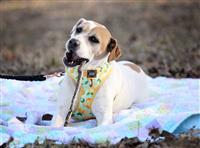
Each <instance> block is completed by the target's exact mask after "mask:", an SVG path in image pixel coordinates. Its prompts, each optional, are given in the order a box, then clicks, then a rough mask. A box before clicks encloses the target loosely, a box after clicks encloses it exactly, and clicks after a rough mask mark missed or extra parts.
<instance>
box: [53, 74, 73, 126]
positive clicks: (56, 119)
mask: <svg viewBox="0 0 200 148" xmlns="http://www.w3.org/2000/svg"><path fill="white" fill-rule="evenodd" d="M71 83H72V82H71V81H70V80H69V79H67V78H64V80H63V81H62V82H61V83H60V86H59V89H58V90H57V92H56V93H55V94H56V95H55V97H56V98H57V109H56V113H55V114H54V116H53V119H52V123H51V125H52V126H54V127H62V126H64V124H65V118H66V116H67V113H68V111H69V108H70V105H71V99H72V95H73V94H72V93H73V91H74V88H73V87H70V86H73V84H71Z"/></svg>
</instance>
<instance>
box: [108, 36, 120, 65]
mask: <svg viewBox="0 0 200 148" xmlns="http://www.w3.org/2000/svg"><path fill="white" fill-rule="evenodd" d="M107 52H109V53H110V55H109V56H108V62H110V61H112V60H116V59H118V58H119V57H120V56H121V49H120V48H119V46H118V45H117V41H116V40H115V39H113V38H111V39H110V42H109V43H108V46H107Z"/></svg>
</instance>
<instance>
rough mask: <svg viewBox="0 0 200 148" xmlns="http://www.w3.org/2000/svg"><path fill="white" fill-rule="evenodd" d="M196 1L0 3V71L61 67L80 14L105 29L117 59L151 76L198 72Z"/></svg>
mask: <svg viewBox="0 0 200 148" xmlns="http://www.w3.org/2000/svg"><path fill="white" fill-rule="evenodd" d="M199 14H200V3H199V2H184V3H180V2H171V3H169V2H165V1H163V0H160V1H158V2H157V3H155V2H154V3H153V2H149V3H144V2H124V3H122V2H116V3H97V2H90V3H88V2H83V3H82V4H80V3H78V2H69V3H63V2H60V3H55V2H51V3H50V2H49V3H47V2H46V1H40V2H37V1H31V2H27V3H26V2H21V3H19V2H16V1H14V2H9V1H2V2H1V3H0V19H1V28H0V29H1V30H0V37H1V42H0V47H1V53H0V63H1V66H0V73H1V74H12V75H16V74H17V75H19V74H20V75H25V74H29V75H33V74H46V73H52V72H55V71H63V70H64V67H63V64H62V57H63V55H64V51H65V49H64V43H65V42H66V40H67V39H68V37H69V32H70V30H71V29H72V26H73V25H74V24H75V23H76V21H77V20H78V19H79V18H81V17H83V18H86V19H92V20H95V21H98V22H100V23H102V24H104V25H105V26H107V27H108V28H109V30H110V31H111V33H112V35H113V37H114V38H116V39H117V40H118V43H119V45H120V47H121V49H122V51H123V55H122V57H121V59H120V60H130V61H133V62H135V63H136V64H139V65H140V66H142V68H143V69H144V70H145V72H146V73H148V74H149V75H150V76H153V77H154V76H160V75H162V76H168V77H199V76H200V66H199V63H198V62H199V61H198V60H199V58H200V50H199V49H200V42H199V41H200V15H199Z"/></svg>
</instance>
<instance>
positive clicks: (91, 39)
mask: <svg viewBox="0 0 200 148" xmlns="http://www.w3.org/2000/svg"><path fill="white" fill-rule="evenodd" d="M89 41H91V42H93V43H99V40H98V39H97V38H96V37H95V36H94V35H93V36H90V37H89Z"/></svg>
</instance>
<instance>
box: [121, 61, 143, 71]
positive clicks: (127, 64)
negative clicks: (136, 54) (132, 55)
mask: <svg viewBox="0 0 200 148" xmlns="http://www.w3.org/2000/svg"><path fill="white" fill-rule="evenodd" d="M124 65H125V66H128V67H130V68H131V69H133V70H134V71H136V72H138V73H140V72H141V69H140V67H139V66H138V65H136V64H134V63H126V64H124Z"/></svg>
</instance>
